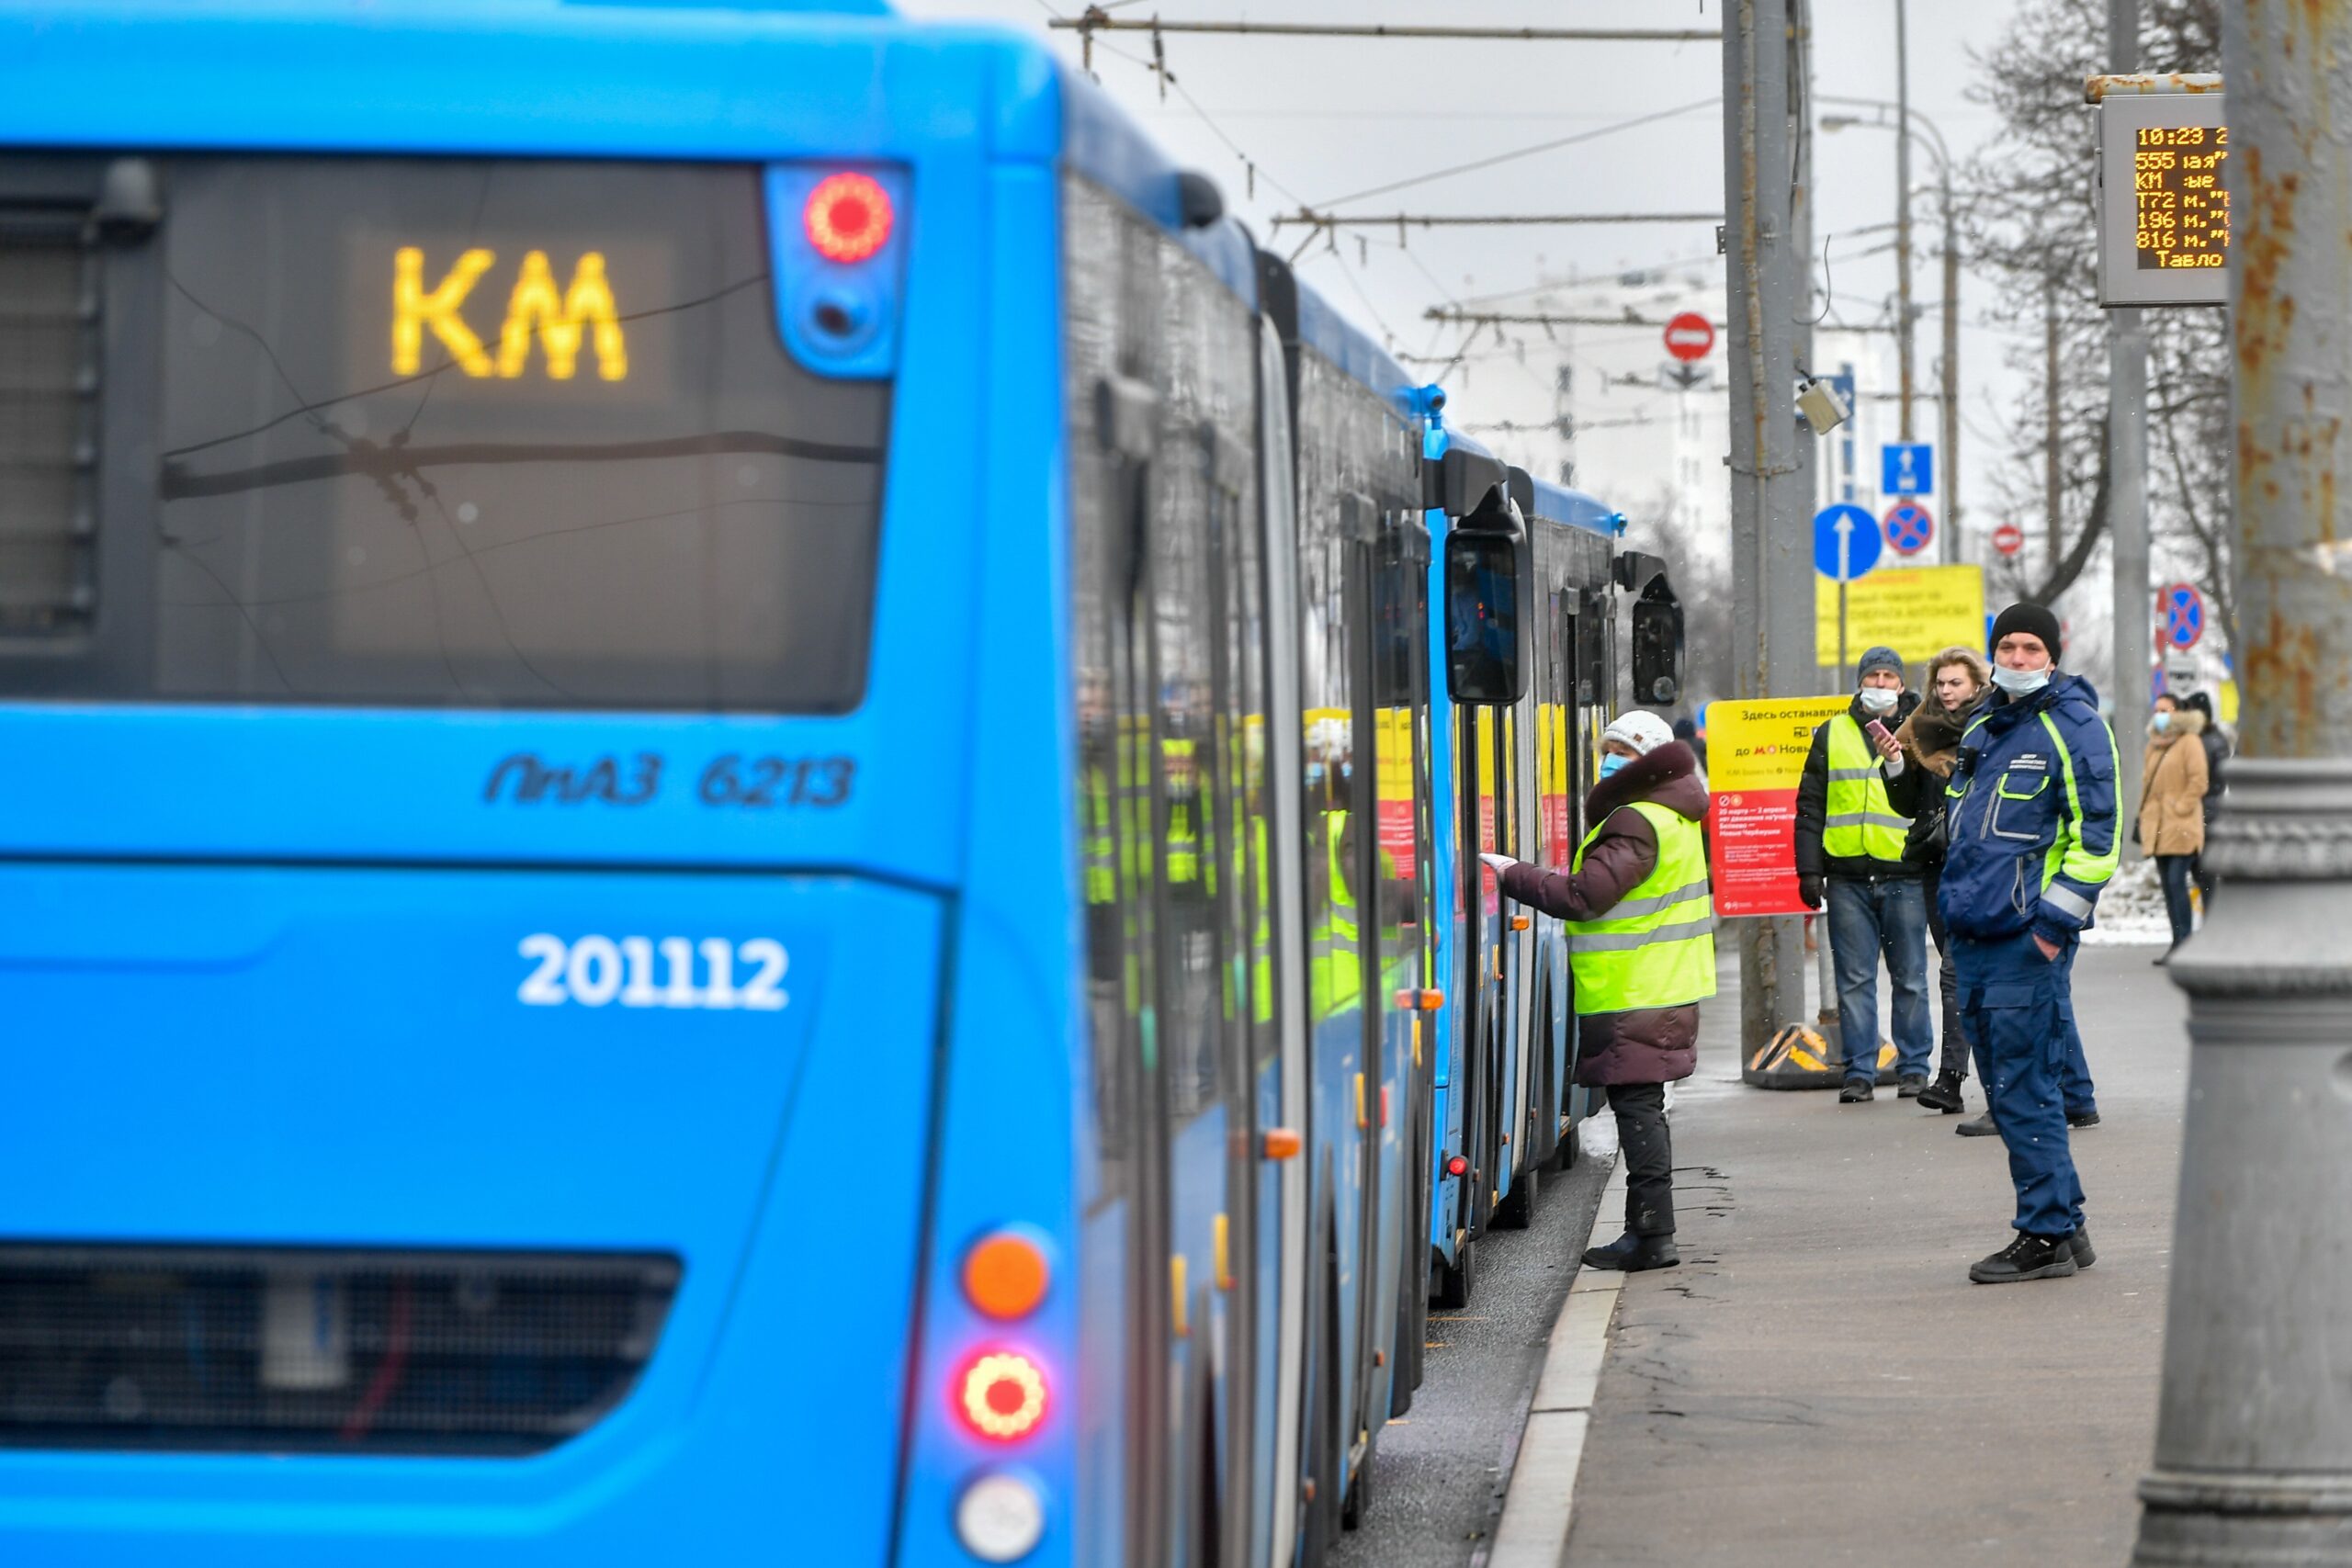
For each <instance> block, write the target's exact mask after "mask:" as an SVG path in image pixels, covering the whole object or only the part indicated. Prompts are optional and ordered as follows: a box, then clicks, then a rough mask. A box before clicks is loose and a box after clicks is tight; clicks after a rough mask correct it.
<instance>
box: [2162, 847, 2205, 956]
mask: <svg viewBox="0 0 2352 1568" xmlns="http://www.w3.org/2000/svg"><path fill="white" fill-rule="evenodd" d="M2155 860H2156V875H2157V877H2158V879H2159V880H2160V881H2162V883H2163V884H2164V889H2165V919H2168V920H2170V921H2171V922H2172V944H2173V945H2174V946H2175V947H2178V946H2179V945H2180V944H2181V943H2182V942H2187V941H2188V931H2189V927H2190V925H2191V923H2192V922H2193V921H2194V919H2195V918H2196V917H2195V916H2194V914H2193V913H2192V912H2191V911H2190V909H2189V908H2188V884H2189V879H2190V878H2191V877H2192V876H2194V875H2195V874H2196V870H2197V857H2196V856H2195V855H2158V856H2156V857H2155Z"/></svg>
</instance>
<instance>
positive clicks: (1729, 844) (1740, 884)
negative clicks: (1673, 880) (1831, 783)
mask: <svg viewBox="0 0 2352 1568" xmlns="http://www.w3.org/2000/svg"><path fill="white" fill-rule="evenodd" d="M1849 701H1850V699H1849V698H1847V697H1842V696H1835V697H1772V698H1767V699H1765V700H1762V701H1759V702H1744V703H1735V702H1718V703H1711V704H1709V705H1708V706H1707V763H1708V773H1709V781H1708V782H1709V783H1710V784H1711V785H1712V786H1713V791H1714V794H1713V798H1712V799H1711V800H1710V801H1709V803H1708V807H1707V851H1708V865H1707V876H1708V880H1709V881H1710V882H1712V883H1713V885H1714V890H1715V914H1716V917H1717V918H1718V919H1727V918H1730V917H1732V916H1736V915H1801V914H1803V913H1804V912H1805V908H1804V904H1803V903H1802V902H1801V901H1800V900H1799V899H1798V897H1797V873H1796V816H1797V781H1798V779H1799V778H1800V777H1802V776H1803V774H1804V758H1805V753H1806V751H1808V750H1811V748H1812V745H1813V732H1814V731H1815V729H1816V728H1820V726H1821V723H1822V721H1823V720H1824V719H1826V718H1828V717H1829V716H1832V715H1833V714H1837V713H1840V712H1842V711H1844V709H1845V707H1846V705H1847V704H1848V702H1849Z"/></svg>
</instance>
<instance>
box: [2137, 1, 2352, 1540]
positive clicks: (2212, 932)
mask: <svg viewBox="0 0 2352 1568" xmlns="http://www.w3.org/2000/svg"><path fill="white" fill-rule="evenodd" d="M2222 65H2223V76H2224V86H2225V90H2226V92H2227V93H2228V105H2229V123H2230V156H2229V158H2228V160H2227V161H2226V162H2225V163H2224V164H2223V165H2222V167H2223V171H2224V173H2225V175H2226V177H2227V180H2228V187H2229V191H2230V211H2231V219H2232V224H2233V229H2234V233H2233V236H2232V243H2231V250H2232V252H2233V254H2232V257H2231V262H2230V271H2231V275H2232V276H2231V279H2230V284H2231V288H2230V294H2231V304H2232V309H2233V312H2234V339H2235V354H2236V399H2235V401H2236V411H2235V412H2236V420H2235V423H2236V428H2237V454H2236V457H2237V463H2236V468H2237V478H2236V496H2237V504H2236V527H2237V530H2238V536H2237V548H2236V573H2237V586H2238V594H2239V600H2238V603H2239V611H2238V626H2239V628H2240V635H2241V637H2242V638H2243V646H2241V647H2240V648H2239V649H2238V650H2237V653H2238V672H2239V679H2240V680H2241V681H2243V682H2245V707H2244V709H2243V718H2242V720H2241V726H2242V733H2243V738H2244V745H2245V752H2244V755H2243V756H2242V758H2241V759H2240V760H2239V761H2235V762H2233V763H2232V764H2231V769H2230V809H2229V810H2228V812H2227V813H2225V814H2223V815H2222V817H2220V818H2217V819H2216V821H2215V823H2214V833H2213V839H2212V842H2211V845H2210V846H2209V848H2208V851H2207V854H2208V856H2209V863H2210V864H2211V865H2212V866H2213V867H2214V869H2216V870H2217V871H2219V872H2220V874H2222V878H2223V879H2224V880H2225V881H2226V882H2227V883H2228V884H2229V886H2230V895H2229V897H2225V898H2222V900H2220V902H2219V907H2218V908H2217V909H2216V911H2215V914H2214V917H2213V920H2212V923H2211V926H2209V927H2208V928H2207V929H2206V930H2205V931H2202V932H2200V933H2199V935H2198V936H2197V937H2196V938H2194V939H2193V940H2192V941H2191V942H2189V943H2188V946H2186V947H2184V948H2183V949H2181V951H2180V952H2179V953H2177V954H2175V955H2174V958H2173V962H2172V964H2171V966H2170V969H2169V971H2168V972H2169V973H2170V975H2171V976H2172V978H2173V980H2174V982H2175V983H2176V984H2177V985H2178V986H2179V987H2181V988H2182V989H2183V990H2185V991H2187V992H2188V998H2189V1022H2188V1031H2189V1040H2190V1052H2189V1069H2188V1119H2187V1122H2186V1125H2185V1127H2184V1132H2183V1144H2182V1150H2181V1170H2180V1203H2179V1208H2178V1212H2177V1218H2176V1220H2175V1234H2174V1244H2173V1255H2172V1269H2171V1273H2172V1282H2171V1296H2170V1301H2169V1303H2168V1304H2167V1308H2166V1315H2165V1359H2164V1390H2163V1395H2162V1398H2161V1400H2160V1401H2159V1404H2158V1415H2157V1425H2156V1453H2155V1464H2154V1468H2153V1469H2152V1470H2151V1471H2150V1472H2149V1473H2148V1475H2147V1476H2146V1478H2145V1479H2144V1480H2143V1481H2142V1482H2141V1483H2140V1497H2141V1500H2142V1502H2143V1505H2144V1511H2143V1514H2142V1516H2141V1521H2140V1539H2139V1544H2138V1546H2137V1548H2136V1550H2135V1551H2134V1552H2133V1554H2132V1561H2133V1562H2135V1563H2137V1564H2140V1565H2142V1568H2154V1565H2156V1564H2166V1565H2175V1568H2177V1565H2182V1564H2198V1565H2200V1568H2202V1565H2211V1568H2219V1565H2220V1564H2223V1563H2229V1564H2238V1563H2249V1562H2275V1563H2290V1562H2291V1563H2296V1564H2299V1565H2300V1564H2335V1565H2336V1568H2345V1565H2347V1564H2352V1349H2347V1347H2352V938H2347V936H2346V911H2347V910H2352V550H2347V547H2346V541H2347V540H2352V490H2347V489H2346V487H2345V486H2343V485H2340V484H2339V483H2338V476H2339V475H2345V476H2352V265H2347V264H2352V146H2347V145H2346V141H2345V140H2344V138H2343V136H2342V135H2341V133H2340V129H2339V128H2341V127H2343V126H2345V125H2346V124H2352V5H2347V4H2346V3H2345V0H2316V3H2315V0H2238V3H2236V4H2233V5H2229V6H2222Z"/></svg>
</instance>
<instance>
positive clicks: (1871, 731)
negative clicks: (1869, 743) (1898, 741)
mask: <svg viewBox="0 0 2352 1568" xmlns="http://www.w3.org/2000/svg"><path fill="white" fill-rule="evenodd" d="M1862 733H1863V734H1865V735H1867V736H1869V737H1870V738H1871V740H1873V741H1875V742H1876V743H1878V744H1879V745H1881V746H1884V745H1885V744H1886V743H1887V742H1888V741H1890V740H1892V739H1894V736H1893V735H1892V734H1890V733H1889V732H1888V730H1887V728H1886V726H1885V725H1883V724H1881V723H1880V722H1879V721H1878V720H1877V719H1874V718H1873V719H1869V720H1866V721H1864V723H1863V725H1862Z"/></svg>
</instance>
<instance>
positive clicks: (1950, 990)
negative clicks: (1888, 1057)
mask: <svg viewBox="0 0 2352 1568" xmlns="http://www.w3.org/2000/svg"><path fill="white" fill-rule="evenodd" d="M1943 880H1944V868H1943V865H1942V863H1940V862H1939V863H1936V864H1934V865H1931V866H1929V867H1928V868H1927V870H1925V871H1923V872H1921V873H1920V874H1919V884H1920V886H1919V890H1920V891H1921V892H1923V893H1925V894H1926V895H1927V896H1928V931H1929V933H1930V934H1932V935H1933V936H1934V937H1935V939H1936V957H1937V961H1938V962H1937V964H1936V986H1937V988H1938V989H1939V990H1941V991H1942V992H1943V998H1944V1027H1943V1056H1942V1061H1941V1064H1940V1065H1941V1067H1942V1070H1943V1071H1945V1072H1947V1073H1950V1074H1951V1076H1952V1077H1955V1078H1964V1077H1967V1076H1968V1035H1967V1032H1965V1031H1964V1030H1962V1028H1961V1026H1960V976H1959V973H1958V972H1957V971H1955V970H1954V969H1953V968H1952V966H1951V932H1950V931H1946V930H1944V917H1943V911H1942V910H1941V909H1939V908H1937V907H1936V891H1937V889H1938V888H1939V887H1940V886H1943Z"/></svg>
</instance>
